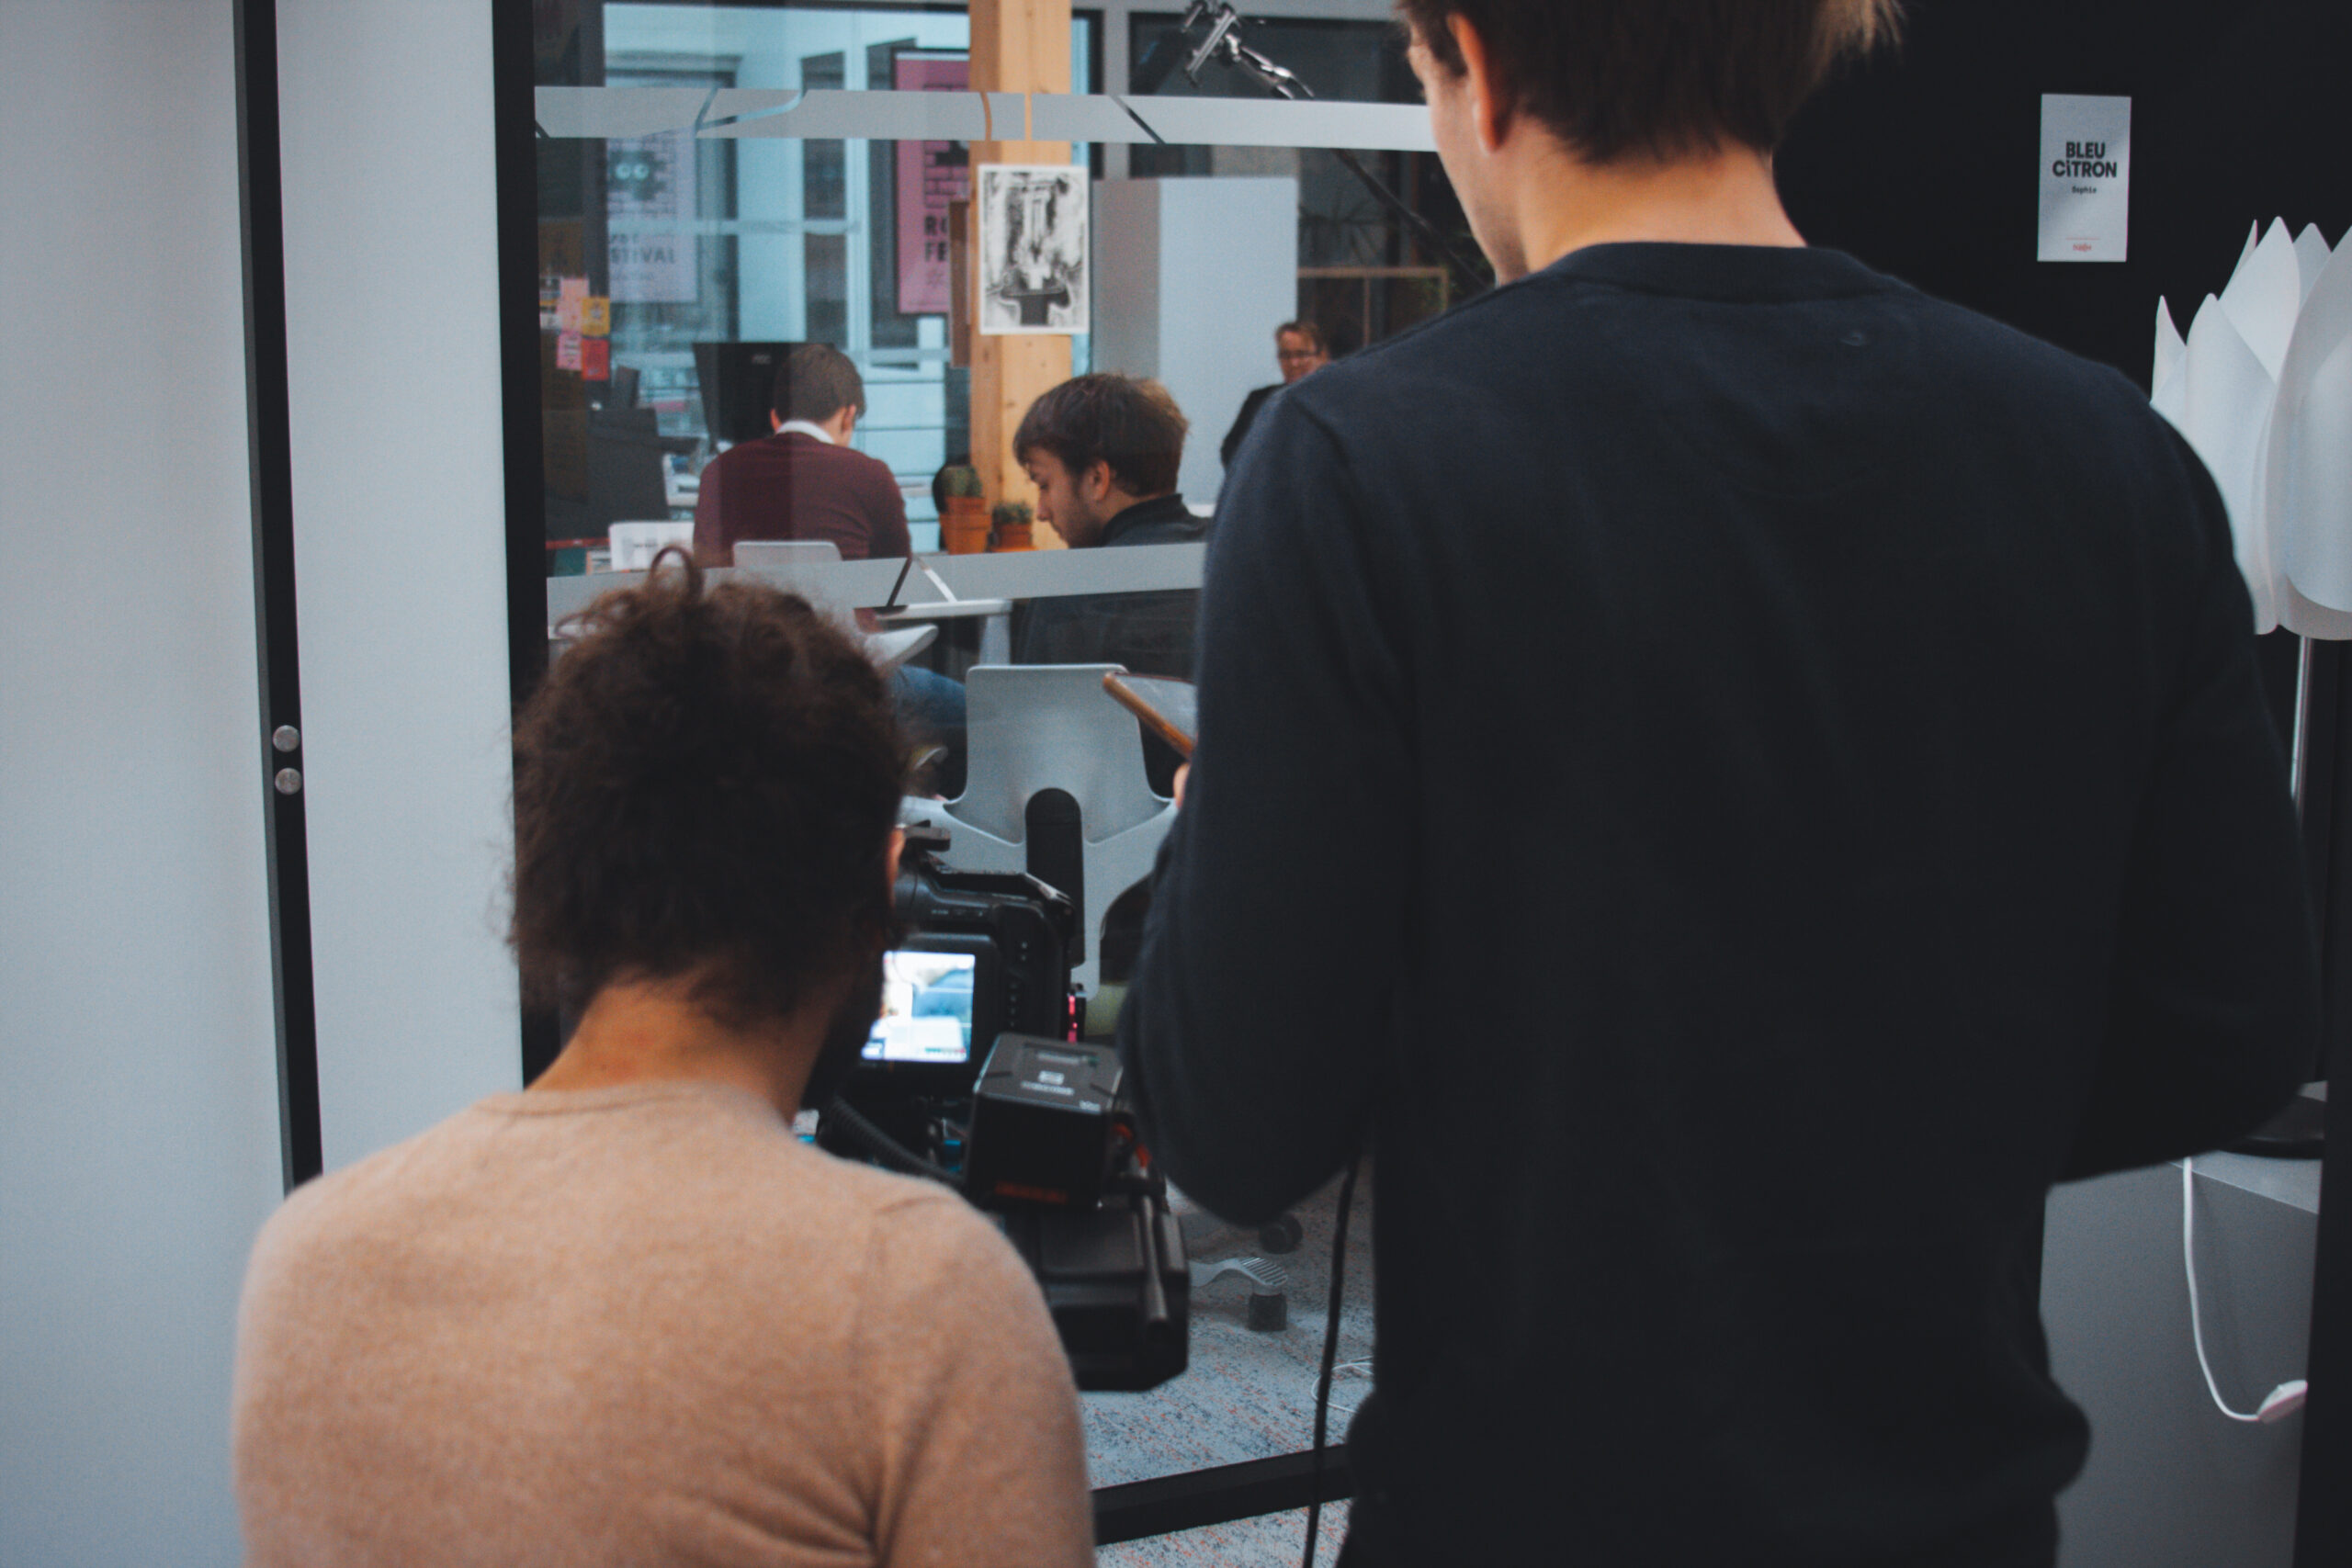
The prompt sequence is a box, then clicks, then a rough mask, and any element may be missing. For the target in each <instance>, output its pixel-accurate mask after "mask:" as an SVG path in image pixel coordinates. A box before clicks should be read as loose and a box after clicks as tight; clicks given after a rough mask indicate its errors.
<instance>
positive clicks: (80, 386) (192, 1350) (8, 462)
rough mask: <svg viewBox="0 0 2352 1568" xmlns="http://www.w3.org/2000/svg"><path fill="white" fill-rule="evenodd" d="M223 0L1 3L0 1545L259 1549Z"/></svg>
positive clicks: (244, 759)
mask: <svg viewBox="0 0 2352 1568" xmlns="http://www.w3.org/2000/svg"><path fill="white" fill-rule="evenodd" d="M235 113H236V95H235V78H234V63H233V51H232V38H231V12H230V0H6V3H5V4H0V162H5V164H6V169H7V173H6V176H5V181H0V189H5V192H6V198H5V199H6V219H5V220H0V310H5V311H6V323H5V325H0V342H5V343H6V370H5V373H0V550H5V553H6V560H7V562H8V570H6V572H0V649H4V650H5V651H0V671H5V675H0V1562H6V1563H11V1564H15V1563H24V1564H38V1565H40V1568H65V1565H72V1564H84V1563H91V1564H98V1563H107V1564H111V1563H120V1564H141V1563H163V1562H168V1563H173V1564H201V1563H213V1562H219V1563H227V1562H235V1561H236V1557H237V1539H236V1529H235V1521H234V1518H233V1516H232V1510H231V1506H230V1500H229V1487H228V1479H229V1477H228V1470H229V1467H228V1445H227V1443H226V1440H225V1435H226V1427H227V1415H228V1401H229V1366H230V1354H231V1342H232V1340H231V1336H232V1322H233V1315H234V1310H235V1303H236V1292H237V1286H238V1280H239V1279H240V1276H241V1275H242V1273H243V1267H244V1258H245V1251H246V1248H247V1247H248V1246H249V1245H250V1243H251V1240H252V1237H253V1233H254V1229H255V1227H256V1226H257V1225H258V1224H260V1222H261V1220H262V1218H263V1217H264V1216H265V1215H266V1213H268V1212H269V1210H270V1208H271V1207H272V1205H273V1204H275V1202H276V1201H277V1193H278V1152H277V1066H276V1058H275V1053H274V1049H273V1034H272V1022H271V1014H270V977H269V948H268V906H267V890H266V886H265V884H264V872H263V838H262V819H263V810H264V804H263V795H262V791H263V789H264V788H265V787H266V785H265V783H264V777H265V775H264V773H263V767H262V761H261V751H260V731H259V717H258V699H257V697H256V694H255V686H256V678H255V671H254V615H253V558H252V531H251V525H250V513H249V506H248V491H247V482H246V469H245V417H244V412H245V375H244V345H243V325H242V323H243V316H242V309H243V307H242V291H241V280H240V274H239V234H238V219H237V143H236V118H235Z"/></svg>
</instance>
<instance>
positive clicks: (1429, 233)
mask: <svg viewBox="0 0 2352 1568" xmlns="http://www.w3.org/2000/svg"><path fill="white" fill-rule="evenodd" d="M1245 20H1246V18H1244V17H1242V15H1241V13H1240V12H1238V11H1237V10H1235V9H1234V8H1233V6H1232V5H1231V4H1230V3H1229V0H1193V4H1192V6H1191V8H1190V9H1188V10H1187V11H1186V12H1185V13H1184V19H1183V20H1182V22H1179V23H1178V24H1177V25H1176V30H1175V31H1174V32H1172V33H1170V34H1169V35H1168V36H1167V37H1165V38H1163V39H1160V40H1159V44H1158V45H1156V46H1155V47H1154V48H1153V50H1152V51H1151V53H1150V54H1149V55H1148V56H1146V57H1145V59H1144V62H1143V63H1142V65H1140V66H1138V67H1137V68H1136V92H1138V93H1146V94H1148V93H1154V92H1157V91H1159V85H1160V84H1161V83H1163V82H1165V81H1166V80H1167V79H1168V73H1169V72H1170V69H1171V68H1172V67H1173V65H1174V63H1175V60H1176V54H1177V42H1178V40H1179V39H1183V38H1186V37H1189V36H1190V35H1191V34H1192V33H1193V31H1194V30H1195V29H1197V28H1200V27H1202V26H1203V25H1204V24H1205V25H1206V26H1207V28H1208V31H1207V32H1206V33H1205V34H1204V36H1203V37H1202V39H1201V41H1200V43H1199V45H1198V46H1197V47H1196V48H1194V49H1193V52H1192V54H1191V56H1190V57H1189V58H1188V59H1186V61H1185V62H1184V79H1185V80H1186V81H1188V82H1190V83H1192V84H1193V85H1194V86H1196V87H1197V86H1199V85H1200V84H1201V72H1202V70H1203V69H1204V67H1205V66H1207V64H1208V63H1209V62H1211V61H1212V60H1222V61H1223V62H1225V63H1227V65H1230V66H1233V67H1235V68H1236V69H1237V70H1240V71H1245V72H1247V73H1250V75H1251V76H1253V77H1255V78H1256V79H1257V80H1258V82H1259V83H1261V85H1263V86H1264V87H1265V88H1266V89H1267V91H1269V92H1271V93H1272V94H1273V95H1274V96H1277V97H1280V98H1285V99H1288V100H1290V101H1291V102H1294V103H1296V102H1300V101H1302V100H1306V99H1310V98H1312V97H1314V96H1315V92H1314V89H1312V88H1310V87H1309V86H1307V85H1306V83H1305V82H1302V81H1300V80H1299V78H1298V73H1296V72H1294V71H1290V70H1287V69H1285V68H1283V66H1280V65H1277V64H1275V63H1274V62H1272V61H1271V60H1269V59H1267V58H1266V57H1265V56H1264V55H1262V54H1261V53H1259V52H1258V51H1256V50H1254V49H1251V48H1250V46H1249V45H1248V44H1245V43H1243V42H1242V41H1241V37H1240V29H1241V28H1242V25H1243V23H1244V21H1245ZM1331 151H1332V154H1333V156H1335V157H1337V158H1338V159H1339V160H1340V164H1342V165H1344V166H1345V167H1346V169H1347V170H1348V172H1349V173H1350V174H1351V175H1355V177H1356V178H1357V179H1359V180H1361V181H1362V182H1363V187H1364V188H1365V189H1366V190H1368V191H1370V192H1371V193H1372V195H1373V197H1374V199H1375V200H1377V201H1378V202H1379V203H1380V204H1381V205H1382V206H1383V207H1385V208H1386V209H1388V210H1389V211H1391V212H1393V213H1395V214H1396V215H1397V219H1398V220H1400V221H1402V222H1403V223H1404V224H1405V226H1406V227H1407V228H1408V229H1409V230H1410V231H1412V232H1413V233H1414V234H1415V235H1416V236H1418V237H1419V240H1420V242H1421V243H1422V244H1424V245H1426V246H1428V247H1429V248H1430V250H1431V251H1432V252H1434V253H1436V254H1438V255H1439V256H1440V257H1442V258H1443V260H1444V262H1445V264H1446V266H1447V268H1448V269H1449V270H1450V271H1451V272H1452V273H1453V277H1454V281H1455V284H1456V286H1457V287H1459V288H1460V289H1461V291H1462V298H1463V299H1470V298H1471V297H1472V296H1474V295H1478V294H1483V293H1485V292H1486V291H1487V288H1488V287H1490V284H1489V280H1488V278H1487V275H1486V273H1484V272H1483V271H1481V270H1480V269H1479V267H1478V266H1477V265H1476V263H1474V262H1473V261H1471V260H1470V258H1469V257H1467V256H1465V255H1464V254H1462V252H1461V250H1460V249H1459V248H1458V247H1456V246H1455V245H1454V244H1453V242H1452V241H1450V240H1448V239H1447V238H1446V237H1445V236H1444V235H1443V234H1441V233H1439V232H1438V231H1437V228H1436V226H1435V225H1434V224H1432V223H1431V222H1430V220H1428V219H1426V218H1424V217H1422V216H1421V215H1420V214H1419V212H1416V211H1415V210H1413V209H1412V207H1411V205H1410V204H1409V203H1408V202H1407V201H1406V200H1405V198H1404V197H1400V196H1398V195H1397V193H1396V192H1395V191H1393V190H1391V189H1389V188H1388V186H1387V183H1386V182H1385V181H1384V180H1382V179H1381V177H1380V176H1379V175H1375V174H1374V173H1373V172H1372V171H1371V170H1370V169H1368V168H1366V167H1365V166H1364V163H1363V159H1361V158H1359V157H1357V156H1356V155H1355V154H1354V153H1353V152H1350V151H1349V150H1347V149H1346V148H1344V147H1335V148H1333V149H1332V150H1331Z"/></svg>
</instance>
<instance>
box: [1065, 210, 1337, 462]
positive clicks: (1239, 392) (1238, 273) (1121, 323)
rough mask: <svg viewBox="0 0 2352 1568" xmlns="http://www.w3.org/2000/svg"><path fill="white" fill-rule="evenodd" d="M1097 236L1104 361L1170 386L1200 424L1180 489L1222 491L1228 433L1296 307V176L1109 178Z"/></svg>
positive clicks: (1100, 355) (1187, 451) (1099, 354)
mask: <svg viewBox="0 0 2352 1568" xmlns="http://www.w3.org/2000/svg"><path fill="white" fill-rule="evenodd" d="M1094 238H1095V245H1096V249H1097V252H1098V257H1097V265H1096V267H1095V273H1094V276H1095V282H1094V305H1095V310H1096V313H1097V317H1098V322H1097V325H1096V328H1095V343H1094V362H1095V364H1096V366H1097V367H1099V368H1101V369H1103V370H1111V371H1116V372H1119V373H1120V374H1123V375H1128V376H1152V377H1157V378H1159V380H1160V381H1161V382H1162V383H1163V384H1164V385H1166V387H1167V388H1168V390H1169V393H1170V396H1172V397H1173V398H1175V400H1176V406H1177V407H1178V408H1181V409H1182V410H1183V411H1184V417H1185V418H1186V419H1187V420H1188V421H1190V422H1191V423H1192V434H1190V435H1189V436H1187V437H1186V439H1185V442H1184V467H1183V471H1182V474H1181V476H1180V477H1179V479H1178V481H1177V484H1178V488H1179V489H1180V490H1181V491H1182V492H1183V496H1184V499H1185V500H1186V501H1188V502H1211V501H1215V500H1216V493H1217V490H1218V488H1219V487H1220V486H1221V485H1222V484H1223V483H1224V481H1225V467H1224V463H1223V461H1222V460H1221V459H1220V458H1219V457H1218V454H1217V446H1218V444H1219V443H1221V442H1222V441H1224V439H1225V434H1226V432H1227V431H1228V430H1230V429H1232V428H1233V421H1234V418H1235V416H1236V415H1238V413H1239V412H1241V403H1242V400H1243V399H1244V398H1246V397H1248V396H1249V395H1250V389H1251V388H1253V387H1261V386H1264V385H1265V384H1266V383H1268V382H1269V381H1272V379H1274V378H1273V376H1272V375H1270V374H1268V371H1269V368H1270V367H1272V366H1273V363H1274V350H1273V343H1274V329H1275V328H1276V327H1278V326H1280V325H1281V324H1282V323H1283V322H1284V321H1288V320H1290V319H1291V317H1292V315H1293V314H1295V312H1296V310H1297V308H1298V295H1297V293H1296V288H1297V284H1296V281H1295V279H1296V277H1297V276H1298V182H1297V181H1296V180H1295V179H1265V178H1248V179H1245V178H1224V177H1204V178H1176V179H1154V180H1105V181H1103V182H1102V183H1100V184H1098V185H1097V186H1095V187H1094Z"/></svg>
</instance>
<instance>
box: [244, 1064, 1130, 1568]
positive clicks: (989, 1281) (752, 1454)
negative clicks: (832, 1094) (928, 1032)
mask: <svg viewBox="0 0 2352 1568" xmlns="http://www.w3.org/2000/svg"><path fill="white" fill-rule="evenodd" d="M232 1428H233V1435H234V1442H235V1463H236V1487H237V1501H238V1506H239V1508H240V1510H241V1512H242V1514H243V1521H244V1529H245V1541H246V1547H247V1551H248V1561H249V1562H252V1563H254V1564H259V1565H275V1564H281V1563H284V1564H294V1563H300V1564H306V1565H313V1568H322V1565H335V1564H356V1563H385V1564H390V1563H401V1564H428V1563H431V1564H442V1563H450V1564H458V1563H485V1564H487V1563H498V1564H520V1563H547V1564H563V1565H564V1568H591V1565H595V1564H615V1565H618V1564H631V1565H639V1564H646V1565H650V1564H667V1563H728V1564H736V1563H742V1564H751V1563H761V1564H786V1563H789V1564H804V1563H805V1564H818V1563H822V1564H827V1565H842V1564H854V1563H876V1562H883V1563H893V1564H899V1563H908V1564H911V1563H954V1564H957V1565H958V1568H989V1565H996V1564H1004V1565H1008V1568H1010V1565H1012V1564H1023V1565H1026V1564H1043V1565H1050V1568H1063V1565H1075V1564H1079V1563H1083V1562H1091V1561H1092V1552H1091V1540H1090V1516H1089V1512H1088V1498H1087V1494H1086V1464H1085V1454H1084V1446H1083V1438H1082V1437H1081V1434H1080V1426H1079V1414H1078V1400H1077V1395H1076V1393H1075V1391H1074V1390H1073V1389H1072V1387H1071V1383H1070V1376H1069V1366H1068V1363H1067V1362H1066V1361H1065V1360H1064V1359H1063V1358H1062V1354H1061V1350H1060V1347H1059V1345H1058V1343H1057V1340H1056V1338H1055V1335H1054V1329H1053V1325H1052V1324H1051V1322H1050V1321H1049V1320H1048V1318H1047V1317H1046V1310H1045V1303H1044V1302H1043V1301H1042V1299H1041V1298H1040V1297H1039V1294H1038V1292H1037V1287H1036V1285H1035V1282H1034V1281H1033V1280H1031V1279H1030V1277H1029V1275H1028V1273H1027V1271H1026V1270H1025V1269H1023V1267H1022V1265H1021V1262H1020V1260H1019V1259H1018V1258H1016V1257H1015V1256H1014V1255H1013V1253H1012V1248H1011V1247H1008V1246H1007V1245H1006V1244H1005V1242H1004V1240H1003V1238H1002V1237H1001V1236H1000V1235H997V1234H996V1232H995V1231H994V1229H993V1228H992V1227H991V1226H990V1225H989V1223H988V1222H987V1221H986V1220H985V1219H983V1218H982V1217H981V1216H980V1215H978V1213H974V1212H973V1211H972V1210H970V1209H969V1208H967V1207H966V1205H965V1204H964V1203H963V1202H962V1201H961V1200H959V1199H957V1198H956V1197H955V1196H954V1195H953V1194H951V1193H948V1192H946V1191H944V1190H941V1189H939V1188H937V1187H934V1186H931V1185H929V1184H926V1183H922V1182H917V1181H912V1180H908V1179H901V1178H899V1177H894V1176H888V1175H884V1174H882V1173H881V1172H878V1171H875V1170H871V1169H867V1168H864V1167H860V1166H854V1165H850V1164H846V1163H844V1162H842V1161H840V1160H836V1159H833V1158H831V1156H826V1155H823V1154H820V1153H819V1152H817V1151H816V1150H814V1149H812V1148H809V1147H808V1146H807V1145H803V1144H801V1143H800V1142H798V1141H797V1139H795V1138H794V1137H793V1136H792V1135H791V1134H790V1132H789V1130H788V1129H787V1128H786V1126H785V1124H784V1123H783V1122H782V1120H781V1119H780V1118H779V1117H778V1116H777V1115H776V1113H775V1111H774V1110H773V1109H772V1108H770V1107H769V1106H767V1105H765V1104H763V1103H762V1102H761V1101H760V1100H756V1099H754V1098H752V1096H750V1095H747V1094H743V1093H741V1092H739V1091H737V1090H733V1089H723V1088H718V1087H715V1086H705V1085H688V1084H663V1085H656V1086H632V1087H628V1088H625V1089H596V1090H589V1091H583V1092H576V1093H546V1092H535V1093H530V1094H519V1095H503V1096H499V1097H496V1098H493V1099H491V1100H484V1101H483V1102H482V1103H481V1104H480V1105H477V1106H475V1107H474V1108H473V1109H471V1110H469V1111H465V1112H463V1113H461V1114H459V1115H458V1116H456V1117H453V1118H451V1119H450V1120H449V1121H447V1122H443V1123H442V1124H441V1125H440V1126H438V1127H435V1128H434V1129H433V1130H432V1131H430V1132H428V1133H425V1134H423V1135H421V1136H419V1137H416V1138H413V1139H411V1140H410V1141H409V1142H407V1143H405V1144H402V1145H399V1146H397V1147H395V1148H391V1149H388V1150H386V1151H385V1152H384V1153H382V1154H379V1155H377V1156H374V1157H373V1158H371V1159H368V1160H366V1161H363V1162H362V1163H360V1164H358V1165H356V1166H354V1167H352V1168H350V1169H347V1170H344V1171H341V1172H338V1173H336V1174H335V1175H333V1176H329V1177H326V1178H324V1179H321V1180H318V1181H314V1182H312V1183H311V1184H310V1185H309V1186H307V1187H304V1188H303V1189H302V1190H300V1191H298V1192H297V1193H295V1194H294V1195H293V1196H292V1197H291V1198H289V1199H288V1200H287V1202H286V1205H285V1207H284V1208H282V1209H280V1210H279V1211H278V1213H277V1215H276V1216H275V1217H274V1218H272V1219H271V1221H270V1222H269V1224H268V1225H267V1226H266V1227H265V1228H264V1230H263V1231H262V1235H261V1239H260V1241H259V1242H258V1244H257V1245H256V1246H255V1247H254V1257H253V1263H252V1266H251V1269H249V1271H248V1273H247V1276H246V1280H245V1293H244V1303H243V1310H242V1313H241V1316H240V1323H239V1334H238V1348H237V1372H236V1384H235V1393H234V1397H233V1408H232Z"/></svg>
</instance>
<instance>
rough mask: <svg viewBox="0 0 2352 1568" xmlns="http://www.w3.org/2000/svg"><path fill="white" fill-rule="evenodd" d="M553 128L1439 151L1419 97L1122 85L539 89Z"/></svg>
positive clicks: (559, 133) (557, 133)
mask: <svg viewBox="0 0 2352 1568" xmlns="http://www.w3.org/2000/svg"><path fill="white" fill-rule="evenodd" d="M533 112H534V113H535V115H536V116H537V119H538V123H539V129H540V130H544V131H546V132H547V133H548V136H550V137H555V138H563V137H628V136H651V135H654V134H656V133H657V132H661V131H665V130H695V131H696V132H697V133H698V134H699V135H701V136H704V137H719V138H743V137H771V136H797V137H808V138H810V139H812V140H819V141H837V140H858V139H865V140H869V141H1021V140H1035V141H1107V142H1160V141H1167V142H1178V143H1184V144H1188V145H1192V146H1201V147H1345V148H1351V149H1358V150H1361V151H1363V152H1435V151H1436V150H1437V144H1436V143H1435V142H1434V141H1431V140H1430V121H1429V111H1428V110H1427V109H1425V108H1423V107H1420V106H1419V105H1418V104H1363V103H1338V102H1323V101H1310V102H1305V103H1289V102H1285V101H1284V100H1283V99H1280V98H1199V97H1160V96H1150V97H1137V96H1119V95H1115V94H1108V93H1097V94H1072V93H1037V94H1033V95H1030V96H1027V97H1025V98H1024V97H1023V95H1022V94H1019V93H925V92H909V93H900V92H888V91H883V90H875V91H869V92H843V91H841V90H838V89H834V88H812V89H809V90H808V91H805V92H804V91H801V90H799V89H797V88H752V87H745V88H727V89H725V90H722V91H720V92H718V93H717V94H711V93H707V92H706V91H704V90H702V89H699V88H681V87H541V88H539V89H537V95H536V96H535V99H534V111H533Z"/></svg>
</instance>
